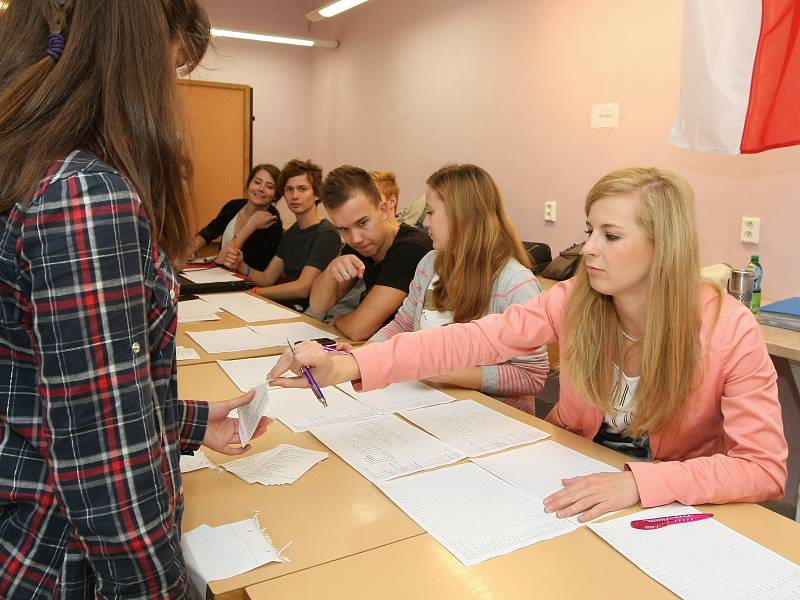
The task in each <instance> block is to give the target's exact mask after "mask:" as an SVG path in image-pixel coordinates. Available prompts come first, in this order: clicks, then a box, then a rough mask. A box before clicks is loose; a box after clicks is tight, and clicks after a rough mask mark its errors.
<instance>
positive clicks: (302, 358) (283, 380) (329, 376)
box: [267, 342, 361, 389]
mask: <svg viewBox="0 0 800 600" xmlns="http://www.w3.org/2000/svg"><path fill="white" fill-rule="evenodd" d="M289 370H291V371H292V372H294V373H295V374H296V375H299V377H285V376H284V375H285V374H286V372H287V371H289ZM306 371H308V374H309V375H311V376H312V377H311V379H312V380H313V381H314V383H315V385H317V387H320V386H321V387H325V386H328V385H334V384H337V383H342V382H344V381H351V380H354V379H360V377H361V371H360V370H359V368H358V363H357V362H356V361H355V359H354V358H353V356H352V355H351V354H349V353H347V352H341V351H339V350H335V349H333V348H328V349H325V348H323V346H321V345H320V344H318V343H316V342H302V343H300V344H298V345H297V346H296V347H295V346H294V345H293V344H291V343H289V349H288V350H287V351H286V352H284V353H283V355H282V356H281V357H280V359H279V360H278V363H277V364H276V365H275V366H274V367H273V368H272V370H271V371H270V372H269V373H268V374H267V381H268V382H269V383H270V385H277V386H280V387H286V388H309V387H310V388H312V389H313V386H312V384H311V381H309V378H308V377H307V375H306Z"/></svg>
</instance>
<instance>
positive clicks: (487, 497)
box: [376, 463, 576, 566]
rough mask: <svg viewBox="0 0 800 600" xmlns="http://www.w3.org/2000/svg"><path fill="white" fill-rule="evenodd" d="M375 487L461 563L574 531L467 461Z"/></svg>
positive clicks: (482, 558) (485, 558)
mask: <svg viewBox="0 0 800 600" xmlns="http://www.w3.org/2000/svg"><path fill="white" fill-rule="evenodd" d="M376 485H377V486H378V487H379V488H380V489H381V490H383V492H384V493H385V494H386V495H387V496H389V498H391V500H392V501H393V502H394V503H395V504H397V506H399V507H400V508H401V509H402V510H403V511H404V512H405V513H406V514H407V515H408V516H409V517H411V518H412V519H414V521H416V522H417V524H419V526H420V527H422V528H423V529H425V531H427V532H428V533H430V534H431V535H432V536H433V537H434V538H435V539H436V540H437V541H438V542H439V543H440V544H442V545H443V546H444V547H445V548H447V549H448V550H449V551H450V552H451V553H452V554H453V555H454V556H455V557H456V558H458V560H460V561H461V562H462V563H464V564H465V565H467V566H469V565H474V564H477V563H479V562H482V561H484V560H487V559H489V558H493V557H495V556H501V555H503V554H508V553H509V552H512V551H513V550H517V549H519V548H524V547H526V546H530V545H531V544H534V543H536V542H541V541H543V540H547V539H550V538H553V537H556V536H559V535H563V534H565V533H569V532H571V531H574V530H575V529H576V525H575V523H573V522H572V521H568V520H566V519H558V518H557V517H556V516H555V515H552V514H547V513H545V512H544V508H543V506H542V504H541V502H538V503H537V502H534V501H532V500H531V497H530V496H528V495H527V494H525V493H523V492H521V491H519V490H517V489H516V488H514V487H512V486H510V485H509V484H508V483H506V482H505V481H503V480H502V479H499V478H497V477H495V476H494V475H492V474H491V473H489V472H488V471H485V470H483V469H481V468H480V467H479V466H478V465H476V464H473V463H465V464H460V465H453V466H451V467H445V468H443V469H438V470H436V471H428V472H425V473H417V474H415V475H409V476H408V477H401V478H399V479H393V480H391V481H383V482H378V483H377V484H376Z"/></svg>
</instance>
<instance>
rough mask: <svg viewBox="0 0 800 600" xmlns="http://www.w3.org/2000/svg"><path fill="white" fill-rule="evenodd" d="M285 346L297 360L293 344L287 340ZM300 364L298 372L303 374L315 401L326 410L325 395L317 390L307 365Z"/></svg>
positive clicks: (317, 387)
mask: <svg viewBox="0 0 800 600" xmlns="http://www.w3.org/2000/svg"><path fill="white" fill-rule="evenodd" d="M286 344H287V345H288V346H289V350H291V352H292V356H294V357H295V358H297V349H296V348H295V347H294V344H293V343H292V341H291V340H289V339H287V340H286ZM323 347H324V346H323ZM300 364H301V366H300V372H301V373H302V374H303V376H304V377H305V378H306V380H307V381H308V385H310V386H311V390H312V391H313V392H314V395H315V396H316V397H317V400H319V401H320V403H321V404H322V406H324V407H325V408H328V402H327V401H326V400H325V395H324V394H323V393H322V390H321V389H319V386H318V385H317V382H316V380H315V379H314V376H313V375H312V374H311V370H310V369H309V368H308V365H304V364H302V363H300Z"/></svg>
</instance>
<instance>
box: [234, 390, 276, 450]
mask: <svg viewBox="0 0 800 600" xmlns="http://www.w3.org/2000/svg"><path fill="white" fill-rule="evenodd" d="M254 389H255V391H256V394H255V396H254V397H253V399H252V400H251V401H250V402H249V403H248V404H245V405H244V406H240V407H239V408H238V412H239V440H240V442H241V444H242V446H246V445H247V443H248V442H249V441H250V438H251V437H253V433H255V430H256V428H257V427H258V422H259V421H260V420H261V417H263V416H264V415H266V414H267V413H268V411H269V394H268V393H267V384H266V382H264V383H263V384H261V385H259V386H256V387H255V388H254Z"/></svg>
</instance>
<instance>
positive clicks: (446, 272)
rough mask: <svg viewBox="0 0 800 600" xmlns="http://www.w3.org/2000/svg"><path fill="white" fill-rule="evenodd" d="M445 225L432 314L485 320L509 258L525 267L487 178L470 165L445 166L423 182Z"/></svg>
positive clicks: (523, 256) (527, 262)
mask: <svg viewBox="0 0 800 600" xmlns="http://www.w3.org/2000/svg"><path fill="white" fill-rule="evenodd" d="M427 184H428V185H429V186H430V188H431V189H432V190H434V191H435V192H436V193H437V194H439V196H440V197H441V199H442V201H443V202H444V207H445V212H446V214H447V219H448V221H449V224H450V227H449V236H448V241H447V249H446V250H444V251H441V252H439V253H438V254H437V256H436V261H435V263H434V268H435V269H436V273H437V274H438V276H439V280H438V281H437V282H436V283H435V284H434V287H433V302H434V308H436V309H437V310H450V311H452V313H453V321H454V322H456V323H466V322H467V321H471V320H473V319H477V318H479V317H482V316H483V315H485V314H486V312H487V310H488V309H489V303H490V301H491V298H492V288H493V286H494V282H495V278H496V277H497V274H498V273H499V272H500V270H501V269H502V268H503V267H504V266H505V265H506V263H507V262H508V260H509V259H510V258H515V259H517V260H518V261H519V262H520V263H521V264H522V265H524V266H526V267H530V259H529V258H528V254H527V252H525V248H524V247H523V246H522V242H520V240H519V238H518V237H517V234H516V231H515V230H514V226H513V225H512V224H511V221H509V219H508V217H507V216H506V212H505V209H504V208H503V200H502V198H501V197H500V191H499V190H498V189H497V185H496V184H495V182H494V180H493V179H492V177H491V175H489V173H487V172H486V171H484V170H483V169H481V168H480V167H477V166H475V165H450V166H446V167H443V168H441V169H439V170H438V171H436V172H435V173H434V174H433V175H431V176H430V177H428V181H427Z"/></svg>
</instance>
